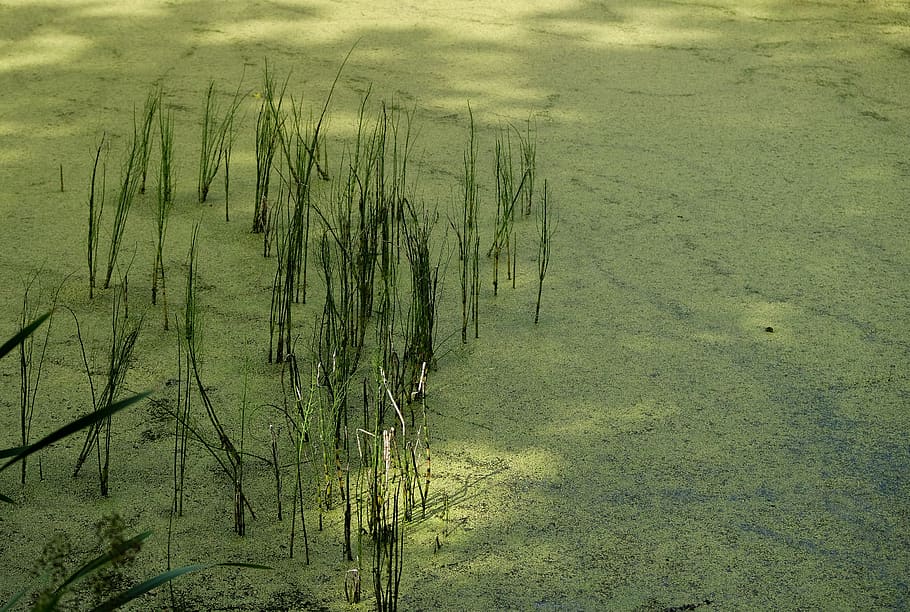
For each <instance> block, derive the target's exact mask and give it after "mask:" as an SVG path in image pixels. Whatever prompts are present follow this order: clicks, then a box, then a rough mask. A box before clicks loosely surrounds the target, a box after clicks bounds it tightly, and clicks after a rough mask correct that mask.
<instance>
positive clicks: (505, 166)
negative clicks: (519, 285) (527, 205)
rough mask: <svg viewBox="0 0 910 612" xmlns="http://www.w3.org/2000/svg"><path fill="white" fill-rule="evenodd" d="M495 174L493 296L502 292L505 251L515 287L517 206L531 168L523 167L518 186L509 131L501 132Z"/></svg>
mask: <svg viewBox="0 0 910 612" xmlns="http://www.w3.org/2000/svg"><path fill="white" fill-rule="evenodd" d="M493 171H494V175H495V178H496V220H495V223H494V227H493V242H492V244H491V245H490V249H489V251H487V257H490V256H491V255H492V257H493V295H497V294H498V291H499V262H500V259H501V258H502V252H503V250H505V255H506V276H507V278H509V279H511V280H512V286H513V288H514V286H515V281H514V278H515V265H516V254H517V244H516V240H515V237H514V229H515V205H516V203H517V202H518V201H519V198H521V195H522V190H523V188H524V185H525V182H526V181H527V179H528V176H529V175H530V174H531V169H530V168H522V172H521V178H520V180H519V181H518V184H517V185H516V183H515V175H514V170H513V163H512V140H511V137H510V135H509V131H508V130H500V132H499V134H498V135H497V137H496V142H495V147H494V150H493Z"/></svg>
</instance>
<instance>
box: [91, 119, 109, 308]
mask: <svg viewBox="0 0 910 612" xmlns="http://www.w3.org/2000/svg"><path fill="white" fill-rule="evenodd" d="M104 138H105V134H102V135H101V141H100V142H99V143H98V147H97V148H96V149H95V162H94V164H92V183H91V187H90V188H89V195H88V237H87V238H88V239H87V245H86V246H87V249H86V251H87V255H88V259H87V263H88V297H89V299H93V298H94V297H95V278H96V276H97V273H98V236H99V228H100V226H101V215H102V213H103V212H104V187H105V185H104V183H105V180H104V179H105V174H106V172H105V169H104V167H102V169H101V187H100V189H98V190H97V192H98V198H97V201H96V197H95V195H96V187H97V179H98V164H99V162H100V161H101V150H102V149H103V148H104Z"/></svg>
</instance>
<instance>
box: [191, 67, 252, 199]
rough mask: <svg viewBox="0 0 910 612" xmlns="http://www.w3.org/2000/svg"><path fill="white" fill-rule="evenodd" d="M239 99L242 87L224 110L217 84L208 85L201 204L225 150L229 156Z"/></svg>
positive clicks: (199, 182) (199, 192) (198, 185)
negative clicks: (216, 87) (217, 96)
mask: <svg viewBox="0 0 910 612" xmlns="http://www.w3.org/2000/svg"><path fill="white" fill-rule="evenodd" d="M240 100H241V96H240V86H239V85H238V87H237V91H236V92H235V93H234V97H233V98H232V99H231V101H230V102H229V103H228V105H227V107H226V108H224V109H223V110H222V108H221V106H220V105H219V103H218V101H217V100H216V99H215V81H210V82H209V86H208V89H207V90H206V93H205V106H204V108H203V114H202V138H201V146H200V150H199V172H198V174H197V180H196V194H197V196H198V198H199V203H200V204H201V203H203V202H205V201H206V200H207V199H208V195H209V190H210V189H211V187H212V182H213V181H214V180H215V176H217V174H218V170H219V168H220V167H221V162H222V160H224V159H225V152H226V151H227V152H228V157H230V148H231V146H232V143H233V138H234V133H233V125H234V116H235V115H236V114H237V109H238V108H239V107H240ZM226 174H227V173H226Z"/></svg>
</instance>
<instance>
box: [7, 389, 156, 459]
mask: <svg viewBox="0 0 910 612" xmlns="http://www.w3.org/2000/svg"><path fill="white" fill-rule="evenodd" d="M148 396H149V393H148V392H146V393H140V394H138V395H134V396H132V397H128V398H126V399H123V400H120V401H119V402H115V403H113V404H111V405H110V406H108V407H107V408H102V409H100V410H95V411H94V412H91V413H89V414H87V415H85V416H83V417H80V418H78V419H76V420H75V421H73V422H72V423H69V424H68V425H64V426H63V427H61V428H60V429H58V430H57V431H55V432H53V433H50V434H48V435H47V436H45V437H43V438H41V439H40V440H38V441H37V442H35V443H34V444H31V445H29V446H26V447H24V448H20V449H18V450H19V452H18V453H17V454H16V455H15V456H14V457H13V458H12V459H10V460H9V461H7V462H6V463H4V464H3V466H2V467H0V472H2V471H3V470H5V469H6V468H8V467H9V466H11V465H13V464H14V463H16V462H17V461H21V460H22V459H25V458H26V457H28V456H29V455H31V454H33V453H36V452H38V451H39V450H41V449H42V448H45V447H47V446H50V445H51V444H53V443H54V442H57V441H58V440H61V439H62V438H65V437H67V436H69V435H71V434H73V433H75V432H77V431H79V430H80V429H83V428H85V427H88V426H89V425H91V424H93V423H96V422H98V421H100V420H101V419H104V418H107V417H109V416H110V415H112V414H114V413H115V412H119V411H120V410H123V409H124V408H126V407H127V406H129V405H131V404H134V403H136V402H138V401H139V400H142V399H145V398H146V397H148Z"/></svg>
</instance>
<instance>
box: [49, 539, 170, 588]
mask: <svg viewBox="0 0 910 612" xmlns="http://www.w3.org/2000/svg"><path fill="white" fill-rule="evenodd" d="M150 535H152V532H151V531H144V532H142V533H140V534H139V535H137V536H134V537H132V538H130V539H129V540H126V541H125V542H121V543H120V544H118V545H117V547H116V548H115V549H114V550H110V551H108V552H106V553H104V554H103V555H101V556H99V557H95V558H94V559H92V560H91V561H89V562H88V563H86V564H85V565H83V566H82V567H80V568H79V569H78V570H76V571H75V572H74V573H73V574H72V575H71V576H70V577H69V578H67V579H66V580H65V581H64V582H63V584H61V585H60V586H59V587H58V588H57V593H58V594H60V595H62V594H63V592H64V591H65V590H66V588H67V587H68V586H69V585H71V584H73V583H74V582H78V581H79V580H81V579H82V578H84V577H85V576H87V575H89V574H91V573H92V572H95V571H97V570H99V569H101V568H102V567H104V566H105V565H108V564H109V563H112V562H113V561H114V559H115V558H117V557H118V556H120V555H122V554H123V553H124V552H126V551H127V550H130V549H131V548H136V547H138V545H139V544H140V543H141V542H142V541H143V540H144V539H146V538H147V537H149V536H150Z"/></svg>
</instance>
